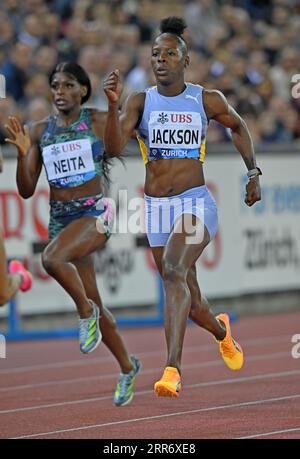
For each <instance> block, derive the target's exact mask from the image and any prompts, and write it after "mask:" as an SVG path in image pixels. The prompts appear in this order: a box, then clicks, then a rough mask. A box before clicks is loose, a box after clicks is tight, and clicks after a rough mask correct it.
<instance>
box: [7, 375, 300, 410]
mask: <svg viewBox="0 0 300 459" xmlns="http://www.w3.org/2000/svg"><path fill="white" fill-rule="evenodd" d="M297 375H300V370H292V371H282V372H280V373H266V374H259V375H253V376H244V377H241V378H228V379H221V380H213V381H207V382H202V383H197V384H187V385H185V386H184V388H185V389H189V388H190V389H195V388H198V387H209V386H218V385H222V384H235V383H243V382H249V381H258V380H264V379H270V378H283V377H285V376H290V377H291V376H297ZM134 394H135V396H139V395H146V394H153V390H152V389H151V390H149V389H147V390H143V391H137V392H135V393H134ZM111 399H112V396H111V395H106V396H103V397H94V398H87V399H83V400H70V401H68V402H60V403H51V404H47V405H33V406H26V407H23V408H14V409H9V410H2V411H0V414H11V413H19V412H24V411H34V410H40V409H45V408H46V409H48V408H57V407H61V406H69V405H78V404H83V403H94V402H100V401H102V400H111Z"/></svg>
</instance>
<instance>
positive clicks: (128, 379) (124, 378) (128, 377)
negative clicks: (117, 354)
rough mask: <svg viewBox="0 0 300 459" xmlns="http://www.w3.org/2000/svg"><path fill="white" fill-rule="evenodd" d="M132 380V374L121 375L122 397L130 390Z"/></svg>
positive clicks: (120, 387)
mask: <svg viewBox="0 0 300 459" xmlns="http://www.w3.org/2000/svg"><path fill="white" fill-rule="evenodd" d="M131 378H132V372H130V373H125V374H121V375H120V378H119V389H120V394H121V395H125V393H126V391H127V388H128V385H129V384H130V382H131Z"/></svg>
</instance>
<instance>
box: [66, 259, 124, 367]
mask: <svg viewBox="0 0 300 459" xmlns="http://www.w3.org/2000/svg"><path fill="white" fill-rule="evenodd" d="M73 263H74V265H75V266H76V268H77V271H78V274H79V276H80V278H81V280H82V283H83V286H84V289H85V293H86V296H87V298H90V299H91V300H93V301H94V302H95V303H96V304H97V305H98V306H99V307H100V311H101V318H100V321H99V324H100V329H101V333H102V341H103V342H104V344H105V345H106V346H107V347H108V349H109V350H110V351H111V353H112V354H113V355H114V356H115V358H116V359H117V361H118V362H119V365H120V367H121V370H122V373H128V372H129V371H131V370H132V368H133V365H132V362H131V360H130V357H129V354H128V352H127V349H126V347H125V344H124V342H123V340H122V338H121V336H120V334H119V332H118V329H117V326H116V321H115V319H114V317H113V315H112V314H111V313H110V311H109V310H108V309H106V308H105V307H104V306H103V304H102V301H101V297H100V294H99V290H98V287H97V283H96V275H95V267H94V255H93V254H90V255H87V256H85V257H84V258H81V259H78V260H75V261H74V262H73Z"/></svg>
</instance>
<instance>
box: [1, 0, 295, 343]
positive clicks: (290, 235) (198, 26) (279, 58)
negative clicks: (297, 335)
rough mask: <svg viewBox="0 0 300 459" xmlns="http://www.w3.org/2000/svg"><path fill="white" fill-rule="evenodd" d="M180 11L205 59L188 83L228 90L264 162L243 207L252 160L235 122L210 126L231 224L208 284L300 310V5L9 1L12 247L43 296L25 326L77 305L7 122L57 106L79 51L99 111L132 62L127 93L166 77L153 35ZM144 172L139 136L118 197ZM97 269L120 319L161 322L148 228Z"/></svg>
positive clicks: (235, 299) (216, 176)
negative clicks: (238, 142) (67, 68)
mask: <svg viewBox="0 0 300 459" xmlns="http://www.w3.org/2000/svg"><path fill="white" fill-rule="evenodd" d="M170 14H172V15H179V16H183V17H184V18H185V19H186V22H187V25H188V32H187V34H186V39H187V41H188V43H189V47H190V56H191V65H190V66H189V68H188V70H187V72H186V80H187V81H191V82H193V83H200V84H202V85H203V86H205V87H207V88H217V89H220V90H221V91H223V92H224V94H225V95H226V97H227V98H228V100H229V102H230V103H231V104H232V105H233V106H234V107H235V108H236V109H237V111H238V112H239V113H240V114H241V115H242V116H243V117H244V119H245V120H246V122H247V124H248V127H249V129H250V132H251V135H252V138H253V141H254V143H255V147H256V153H257V156H258V164H259V165H260V166H261V168H262V169H263V177H262V181H261V182H262V192H263V199H262V202H261V203H260V204H259V205H256V206H254V208H253V209H248V208H246V206H244V205H243V193H244V191H243V190H244V185H245V166H244V165H243V162H242V160H241V158H240V156H239V154H238V153H237V152H236V151H235V150H234V147H233V146H232V144H231V140H230V134H229V132H228V131H227V130H225V129H223V128H222V127H221V126H220V125H218V124H217V123H211V124H210V127H209V130H208V138H207V143H208V149H207V159H206V162H205V173H206V178H207V181H208V184H209V186H210V188H211V190H212V192H213V193H214V195H215V197H216V199H217V201H218V207H219V214H220V229H219V232H218V236H217V238H216V240H215V241H214V243H213V244H212V245H211V247H209V248H208V249H207V251H206V253H205V255H204V256H203V257H202V259H201V260H200V262H199V264H198V271H199V273H198V275H199V280H200V285H201V286H202V288H203V291H204V292H205V293H206V294H207V296H208V297H209V298H210V299H211V300H212V301H213V303H212V304H213V306H214V310H215V311H216V312H217V311H218V310H220V309H224V308H225V309H226V310H230V311H231V312H232V315H233V314H251V313H252V314H253V313H271V312H274V311H287V310H289V309H299V304H300V299H299V298H300V295H299V293H300V280H299V279H300V276H299V274H300V218H299V213H300V184H299V170H300V167H299V166H300V159H299V138H300V97H298V98H297V97H293V96H292V88H293V86H294V87H295V81H294V82H293V81H292V78H293V76H295V75H298V74H300V66H299V62H300V59H299V50H300V38H299V37H300V34H299V32H300V4H299V2H297V1H293V0H275V1H259V0H256V1H255V0H240V1H238V0H237V1H215V0H199V1H171V0H168V1H162V0H160V1H153V0H152V1H151V2H150V1H148V0H143V1H133V0H131V1H130V0H129V1H89V0H87V1H85V0H80V1H72V0H60V1H58V0H56V1H55V0H54V1H46V0H23V1H20V0H3V1H2V2H1V5H0V46H1V47H0V74H2V75H4V76H5V79H6V98H3V99H1V100H0V142H1V149H2V153H3V155H4V157H5V162H4V173H3V174H2V175H1V177H0V215H1V225H2V226H3V228H4V233H5V237H6V247H7V251H8V255H9V256H10V257H18V258H22V259H24V260H25V261H26V262H27V264H28V266H29V268H30V269H31V270H32V271H33V274H34V280H35V285H34V288H33V290H32V292H30V293H28V294H26V295H18V297H17V305H18V308H17V309H18V311H19V313H20V314H21V317H22V329H26V328H27V329H28V328H30V329H35V330H36V329H40V328H44V329H45V328H46V329H48V328H49V327H51V328H53V327H54V328H55V327H56V326H57V325H58V324H59V326H61V325H62V324H63V326H64V327H66V328H67V327H69V326H71V327H72V326H73V325H75V323H76V317H75V316H76V314H74V306H73V305H72V302H71V301H70V299H69V298H68V297H67V296H66V295H65V294H64V292H63V291H62V289H61V288H60V287H59V286H57V285H56V284H55V282H54V281H53V280H51V279H49V278H48V277H47V276H46V275H45V273H44V272H43V270H42V267H41V264H40V250H41V248H42V246H43V244H44V243H45V241H46V239H47V234H46V227H47V221H48V215H47V199H48V191H47V184H46V181H45V177H44V176H43V177H42V178H41V179H40V183H39V186H38V188H37V192H36V194H35V196H34V197H33V198H32V199H30V200H28V201H26V202H24V201H23V200H21V199H20V198H19V197H18V194H17V191H16V186H15V183H14V181H15V180H14V177H15V167H16V159H15V157H16V154H15V151H14V149H13V148H8V147H7V146H6V145H5V144H4V138H5V137H6V133H5V129H4V124H5V122H6V120H7V118H8V116H9V115H11V114H17V115H18V116H19V117H20V118H21V120H22V121H23V122H26V123H31V122H34V121H36V120H39V119H41V118H44V117H45V116H47V115H48V114H49V113H51V112H52V111H53V107H52V105H51V99H50V92H49V87H48V80H47V76H48V74H49V72H50V71H51V70H52V68H53V67H54V66H55V64H56V63H57V62H60V61H63V60H77V61H78V62H79V63H80V64H81V65H82V66H83V67H84V68H85V69H86V70H87V72H88V73H89V75H90V77H91V80H92V85H93V93H92V97H91V99H90V100H89V101H88V103H87V105H88V106H93V107H97V108H99V109H103V110H105V108H106V100H105V97H104V94H103V91H102V89H101V88H102V79H103V77H104V76H105V75H106V74H107V73H108V72H109V71H110V70H111V69H113V68H120V70H121V73H122V75H123V77H124V92H123V98H125V97H126V94H128V93H130V92H131V91H135V90H143V89H144V88H145V87H147V86H148V85H151V84H153V82H154V81H153V76H152V72H151V69H150V49H151V41H152V38H153V37H154V36H155V35H156V34H157V32H158V24H159V21H160V20H161V18H163V17H166V16H169V15H170ZM294 95H295V94H294ZM296 95H297V94H296ZM143 177H144V166H143V164H142V160H141V158H140V157H139V154H138V150H137V145H136V143H135V142H131V143H130V145H129V146H128V148H127V151H126V161H125V168H124V167H123V165H121V164H119V163H118V162H117V163H115V164H114V166H113V167H112V169H111V180H112V183H111V186H110V189H109V190H108V193H109V195H110V196H112V197H115V196H117V194H118V191H119V190H120V189H127V190H128V195H129V196H130V197H136V196H141V193H142V185H143ZM119 211H120V209H119ZM103 266H106V267H107V268H106V270H103ZM97 268H98V276H99V288H100V292H101V294H102V296H103V300H104V302H105V303H106V304H107V305H108V306H110V307H112V308H113V310H114V311H115V313H116V315H117V317H119V318H129V317H130V319H133V321H134V320H136V319H141V318H142V319H143V320H144V319H145V318H146V317H148V316H149V315H150V316H151V320H153V321H154V322H155V320H156V319H158V322H161V319H162V316H161V305H162V303H161V300H162V298H161V285H160V283H159V280H158V277H157V274H156V272H155V271H154V270H153V263H152V260H151V257H150V256H149V250H148V249H147V248H145V247H144V237H143V234H139V235H133V234H122V235H120V234H116V235H114V237H113V238H112V239H111V241H110V242H109V244H108V246H107V249H105V250H104V251H103V252H102V253H100V254H99V256H98V258H97ZM12 310H13V311H14V308H13V307H11V308H10V309H9V308H3V309H2V310H1V311H0V312H1V314H2V315H1V317H0V320H1V329H3V330H4V331H5V330H8V329H9V328H10V327H15V326H16V322H15V319H16V317H17V316H15V317H14V318H12V322H10V321H7V318H6V315H7V313H8V312H9V311H12ZM45 318H46V320H45ZM137 323H138V322H137ZM7 327H8V328H7ZM12 335H13V334H12ZM15 335H16V334H15Z"/></svg>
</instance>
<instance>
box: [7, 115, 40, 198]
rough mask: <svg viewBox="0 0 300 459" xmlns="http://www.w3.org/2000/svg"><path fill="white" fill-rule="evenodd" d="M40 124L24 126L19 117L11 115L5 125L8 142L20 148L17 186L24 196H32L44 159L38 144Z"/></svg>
mask: <svg viewBox="0 0 300 459" xmlns="http://www.w3.org/2000/svg"><path fill="white" fill-rule="evenodd" d="M38 124H39V123H37V125H35V126H33V127H32V129H31V130H29V128H28V126H22V125H21V123H20V122H19V120H18V119H17V118H15V117H14V116H11V117H9V122H8V124H7V125H6V126H5V127H6V129H7V131H8V132H9V136H10V137H9V138H7V139H5V140H6V142H8V143H11V144H12V145H15V146H16V147H17V150H18V164H17V186H18V191H19V193H20V195H21V196H22V198H24V199H27V198H30V197H31V196H32V195H33V193H34V191H35V188H36V184H37V182H38V179H39V176H40V173H41V169H42V161H41V156H40V153H39V149H38V146H37V141H36V139H37V131H39V130H40V129H39V128H38Z"/></svg>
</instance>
